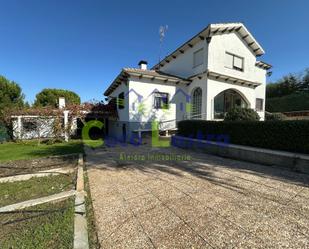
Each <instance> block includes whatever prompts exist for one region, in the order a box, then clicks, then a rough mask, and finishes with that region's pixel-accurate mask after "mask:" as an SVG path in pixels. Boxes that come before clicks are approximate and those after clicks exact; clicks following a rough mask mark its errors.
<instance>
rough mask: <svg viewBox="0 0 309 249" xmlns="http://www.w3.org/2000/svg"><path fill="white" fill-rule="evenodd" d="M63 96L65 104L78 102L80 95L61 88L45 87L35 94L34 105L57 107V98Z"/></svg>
mask: <svg viewBox="0 0 309 249" xmlns="http://www.w3.org/2000/svg"><path fill="white" fill-rule="evenodd" d="M60 97H64V98H65V101H66V104H80V97H79V96H78V95H77V94H76V93H75V92H72V91H68V90H63V89H50V88H45V89H43V90H42V91H41V92H39V93H38V94H37V95H36V99H35V102H34V106H36V107H41V106H43V107H44V106H51V107H58V100H59V98H60Z"/></svg>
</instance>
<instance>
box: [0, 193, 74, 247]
mask: <svg viewBox="0 0 309 249" xmlns="http://www.w3.org/2000/svg"><path fill="white" fill-rule="evenodd" d="M0 222H1V223H0V227H1V233H0V248H1V249H13V248H18V249H19V248H23V249H34V248H35V249H46V248H49V249H70V248H73V237H74V236H73V234H74V199H73V198H70V199H68V200H65V201H61V202H57V203H48V204H43V205H39V206H36V207H32V208H28V209H24V210H23V211H19V212H17V213H9V214H0Z"/></svg>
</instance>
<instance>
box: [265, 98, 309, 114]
mask: <svg viewBox="0 0 309 249" xmlns="http://www.w3.org/2000/svg"><path fill="white" fill-rule="evenodd" d="M265 109H266V111H268V112H290V111H304V110H309V93H295V94H291V95H287V96H283V97H276V98H266V106H265Z"/></svg>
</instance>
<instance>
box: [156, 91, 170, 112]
mask: <svg viewBox="0 0 309 249" xmlns="http://www.w3.org/2000/svg"><path fill="white" fill-rule="evenodd" d="M154 108H155V109H168V93H161V92H156V93H154Z"/></svg>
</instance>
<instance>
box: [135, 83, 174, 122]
mask: <svg viewBox="0 0 309 249" xmlns="http://www.w3.org/2000/svg"><path fill="white" fill-rule="evenodd" d="M129 88H130V89H134V90H135V91H136V92H137V93H138V94H140V95H141V96H142V97H143V98H142V101H141V102H140V103H139V101H138V97H137V96H136V95H135V93H133V92H130V95H129V120H130V122H151V121H152V120H158V121H162V120H172V119H176V103H170V106H169V109H168V110H162V109H155V108H154V107H153V104H154V100H153V94H152V93H153V92H154V91H156V90H157V91H159V92H164V93H168V94H169V100H171V98H172V97H173V96H174V94H175V93H176V91H177V88H176V85H175V84H168V83H164V82H160V81H151V80H147V79H137V78H131V79H130V82H129ZM141 106H142V107H143V108H142V110H143V111H141V108H140V107H141Z"/></svg>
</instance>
